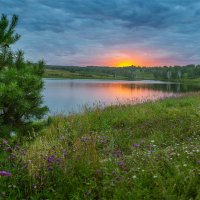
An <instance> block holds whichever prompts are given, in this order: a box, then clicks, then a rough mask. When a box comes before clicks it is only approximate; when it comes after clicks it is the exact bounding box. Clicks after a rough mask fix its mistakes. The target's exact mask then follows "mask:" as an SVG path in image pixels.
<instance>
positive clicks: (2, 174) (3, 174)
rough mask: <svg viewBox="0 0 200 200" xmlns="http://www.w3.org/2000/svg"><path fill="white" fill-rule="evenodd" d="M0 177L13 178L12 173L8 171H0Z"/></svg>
mask: <svg viewBox="0 0 200 200" xmlns="http://www.w3.org/2000/svg"><path fill="white" fill-rule="evenodd" d="M0 176H12V173H11V172H6V171H0Z"/></svg>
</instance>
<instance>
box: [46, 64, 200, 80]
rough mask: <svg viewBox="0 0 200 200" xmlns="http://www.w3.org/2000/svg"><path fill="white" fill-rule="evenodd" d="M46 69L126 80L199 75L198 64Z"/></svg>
mask: <svg viewBox="0 0 200 200" xmlns="http://www.w3.org/2000/svg"><path fill="white" fill-rule="evenodd" d="M46 67H47V68H48V69H57V70H66V71H69V72H71V73H77V72H79V73H93V74H101V75H111V76H113V78H117V77H119V76H121V77H125V78H126V79H128V80H136V79H144V78H146V79H152V78H153V79H158V80H181V79H194V78H199V77H200V65H193V64H191V65H186V66H163V67H138V66H130V67H98V66H87V67H79V66H46Z"/></svg>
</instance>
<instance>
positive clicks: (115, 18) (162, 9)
mask: <svg viewBox="0 0 200 200" xmlns="http://www.w3.org/2000/svg"><path fill="white" fill-rule="evenodd" d="M2 13H3V14H6V15H7V16H8V18H10V17H11V16H12V14H17V15H18V16H19V24H18V26H17V28H16V31H17V32H18V33H19V34H20V35H21V36H22V37H21V39H20V40H19V41H18V42H17V43H16V45H15V46H14V47H13V48H14V49H23V50H24V52H25V57H26V59H28V60H31V61H33V62H36V61H38V60H40V59H44V60H45V61H46V63H47V64H49V65H68V66H69V65H74V66H91V65H95V66H126V65H136V66H164V65H187V64H199V63H200V1H199V0H56V1H54V0H0V14H2Z"/></svg>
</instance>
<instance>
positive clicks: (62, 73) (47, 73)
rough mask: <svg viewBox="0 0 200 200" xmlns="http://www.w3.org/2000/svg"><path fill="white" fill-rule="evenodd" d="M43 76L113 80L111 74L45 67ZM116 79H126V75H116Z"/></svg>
mask: <svg viewBox="0 0 200 200" xmlns="http://www.w3.org/2000/svg"><path fill="white" fill-rule="evenodd" d="M44 78H68V79H108V80H114V79H115V78H114V76H113V75H109V74H105V73H98V74H97V73H95V72H94V73H92V72H90V73H89V72H83V71H80V72H70V71H67V70H57V69H53V70H51V69H45V74H44ZM116 79H120V80H126V79H127V77H123V76H117V77H116Z"/></svg>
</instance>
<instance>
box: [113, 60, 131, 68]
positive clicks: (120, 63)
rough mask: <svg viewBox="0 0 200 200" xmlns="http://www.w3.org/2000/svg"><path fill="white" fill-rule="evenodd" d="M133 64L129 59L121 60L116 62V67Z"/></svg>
mask: <svg viewBox="0 0 200 200" xmlns="http://www.w3.org/2000/svg"><path fill="white" fill-rule="evenodd" d="M132 65H134V64H133V62H131V61H122V62H119V63H117V64H116V66H117V67H129V66H132Z"/></svg>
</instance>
